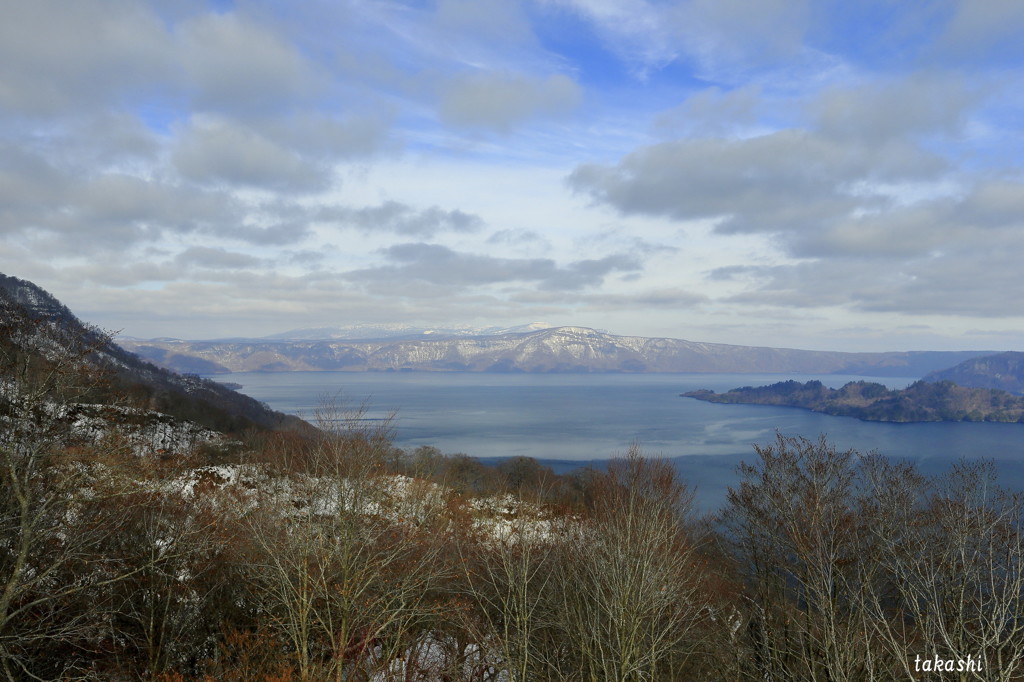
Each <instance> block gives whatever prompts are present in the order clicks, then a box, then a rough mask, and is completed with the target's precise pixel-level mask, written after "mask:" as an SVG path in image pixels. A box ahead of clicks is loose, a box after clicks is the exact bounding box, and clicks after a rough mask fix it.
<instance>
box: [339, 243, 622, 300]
mask: <svg viewBox="0 0 1024 682" xmlns="http://www.w3.org/2000/svg"><path fill="white" fill-rule="evenodd" d="M384 255H385V256H386V257H387V258H388V259H389V260H391V261H393V262H395V263H396V265H385V266H379V267H375V268H367V269H363V270H356V271H353V272H350V273H348V274H347V277H348V278H349V279H352V280H354V281H363V282H382V281H384V282H390V283H416V282H423V283H427V284H431V285H439V286H443V287H455V288H464V287H472V286H481V285H489V284H507V283H513V282H529V283H534V284H536V285H538V286H540V287H541V288H545V289H553V290H574V289H580V288H582V287H587V286H596V285H599V284H601V282H603V281H604V278H605V277H606V276H607V275H609V274H611V273H613V272H634V271H637V270H639V269H640V268H641V264H640V263H639V261H637V260H636V259H635V258H633V257H631V256H625V255H612V256H606V257H604V258H600V259H593V260H579V261H575V262H572V263H569V264H568V265H565V266H562V267H560V266H558V265H557V264H556V263H555V261H553V260H551V259H548V258H497V257H494V256H487V255H480V254H472V253H462V252H458V251H454V250H452V249H449V248H447V247H445V246H440V245H438V244H424V243H408V244H397V245H395V246H391V247H388V248H387V249H385V250H384Z"/></svg>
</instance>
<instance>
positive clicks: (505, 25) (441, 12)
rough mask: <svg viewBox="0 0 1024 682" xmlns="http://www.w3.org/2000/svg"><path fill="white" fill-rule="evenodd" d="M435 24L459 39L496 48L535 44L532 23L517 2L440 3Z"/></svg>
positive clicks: (472, 0)
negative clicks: (495, 45)
mask: <svg viewBox="0 0 1024 682" xmlns="http://www.w3.org/2000/svg"><path fill="white" fill-rule="evenodd" d="M434 21H435V23H436V25H437V27H438V28H439V29H440V30H441V31H442V32H443V33H445V34H447V35H449V36H452V37H455V38H456V39H465V38H466V37H467V36H470V37H471V38H472V39H473V40H475V41H480V42H483V43H488V44H491V45H494V44H495V43H498V44H501V45H505V46H507V45H509V44H512V45H516V44H520V43H525V42H532V41H533V31H532V30H531V28H530V23H529V21H528V19H527V17H526V14H525V13H524V12H523V9H522V7H521V6H520V4H519V2H517V0H440V1H439V2H438V3H437V14H436V15H435V18H434Z"/></svg>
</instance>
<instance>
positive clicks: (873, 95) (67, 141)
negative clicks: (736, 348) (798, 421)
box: [0, 0, 1024, 351]
mask: <svg viewBox="0 0 1024 682" xmlns="http://www.w3.org/2000/svg"><path fill="white" fill-rule="evenodd" d="M0 16H3V17H4V20H3V22H0V272H3V273H5V274H8V275H13V276H16V277H21V278H23V279H28V280H31V281H33V282H35V283H36V284H39V285H40V286H42V287H44V288H45V289H47V290H48V291H50V292H51V293H53V294H54V295H55V296H57V297H58V298H59V299H61V300H62V301H63V302H64V303H65V304H67V305H68V306H69V307H70V308H71V309H72V310H73V311H74V312H75V313H76V314H77V315H78V316H79V317H81V318H82V319H84V320H86V321H88V322H91V323H93V324H96V325H99V326H100V327H103V328H105V329H108V330H111V331H115V332H119V333H122V334H125V335H129V336H136V337H143V338H149V337H161V336H171V337H178V338H188V339H208V338H223V337H238V336H252V337H258V336H264V335H269V334H274V333H278V332H283V331H286V330H289V329H295V328H308V327H331V326H346V325H354V324H402V325H411V326H421V327H453V326H463V325H468V326H514V325H519V324H524V323H529V322H534V321H541V322H546V323H548V324H551V325H576V326H586V327H595V328H599V329H603V330H606V331H609V332H612V333H615V334H623V335H637V336H666V337H673V338H683V339H688V340H693V341H707V342H718V343H734V344H743V345H766V346H783V347H794V348H812V349H830V350H866V351H872V350H910V349H918V350H952V349H977V350H1024V348H1022V346H1024V274H1022V273H1024V172H1022V171H1024V167H1022V166H1024V87H1021V84H1022V82H1024V41H1022V40H1020V36H1021V35H1022V34H1024V3H1021V2H1019V0H986V1H985V2H978V1H977V0H930V1H929V0H921V1H918V0H858V1H857V2H849V1H846V0H844V1H840V0H835V1H817V0H757V1H755V2H751V1H750V0H687V1H663V0H437V1H436V2H411V1H410V2H402V1H399V0H351V1H345V0H292V1H288V2H286V1H284V0H277V1H270V0H238V1H231V0H218V1H210V2H202V1H199V0H152V1H149V2H147V1H146V0H75V1H74V2H67V1H66V0H32V1H31V2H26V1H24V0H0Z"/></svg>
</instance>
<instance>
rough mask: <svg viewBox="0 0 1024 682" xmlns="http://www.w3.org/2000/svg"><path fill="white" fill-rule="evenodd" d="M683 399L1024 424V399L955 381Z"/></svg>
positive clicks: (893, 418) (788, 385)
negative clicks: (900, 388) (896, 386)
mask: <svg viewBox="0 0 1024 682" xmlns="http://www.w3.org/2000/svg"><path fill="white" fill-rule="evenodd" d="M683 396H685V397H688V398H696V399H697V400H704V401H707V402H712V403H732V404H737V403H740V404H747V405H781V406H785V407H801V408H804V409H808V410H813V411H815V412H823V413H825V414H831V415H836V416H840V417H857V418H858V419H864V420H867V421H879V422H937V421H974V422H982V421H987V422H1024V398H1021V397H1018V396H1014V395H1011V394H1010V393H1007V392H1006V391H1003V390H999V389H989V388H965V387H963V386H958V385H956V384H954V383H953V382H951V381H940V382H937V383H929V382H927V381H916V382H914V383H913V384H911V385H910V386H908V387H907V388H905V389H902V390H889V389H888V388H886V387H885V386H883V385H882V384H876V383H872V382H867V381H851V382H850V383H848V384H846V385H845V386H843V387H842V388H838V389H833V388H829V387H827V386H825V385H824V384H822V383H821V382H820V381H808V382H807V383H801V382H799V381H781V382H779V383H777V384H771V385H769V386H758V387H752V386H744V387H742V388H734V389H733V390H731V391H727V392H725V393H715V392H713V391H709V390H700V391H690V392H688V393H684V394H683Z"/></svg>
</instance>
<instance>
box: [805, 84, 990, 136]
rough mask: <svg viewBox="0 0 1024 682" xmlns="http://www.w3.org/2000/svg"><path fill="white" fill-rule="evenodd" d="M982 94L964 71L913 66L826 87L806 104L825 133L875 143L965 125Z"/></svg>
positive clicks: (951, 130)
mask: <svg viewBox="0 0 1024 682" xmlns="http://www.w3.org/2000/svg"><path fill="white" fill-rule="evenodd" d="M981 94H982V93H981V89H980V88H979V87H978V86H976V85H972V84H970V83H969V82H968V81H967V79H966V77H965V76H964V75H963V74H958V73H942V72H934V73H923V72H917V73H913V74H910V75H908V76H905V77H901V78H895V79H876V80H873V81H871V82H868V83H865V84H861V85H858V86H854V87H833V88H829V89H826V90H824V91H823V92H822V93H821V94H820V95H818V97H817V98H815V100H814V102H813V103H812V104H811V105H810V109H811V113H812V115H813V117H814V119H815V123H816V127H817V129H818V130H820V131H821V132H822V133H823V134H824V135H828V136H830V137H834V138H838V139H848V140H851V141H852V142H863V143H869V144H879V143H883V142H886V141H888V140H892V139H898V138H905V137H909V138H911V139H913V138H915V137H921V136H924V135H931V134H943V135H955V134H957V133H959V132H960V131H961V130H962V129H963V128H964V126H965V125H966V123H967V121H968V115H969V114H970V113H971V112H972V110H973V109H974V108H975V107H976V106H977V105H978V103H979V100H980V97H981Z"/></svg>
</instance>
